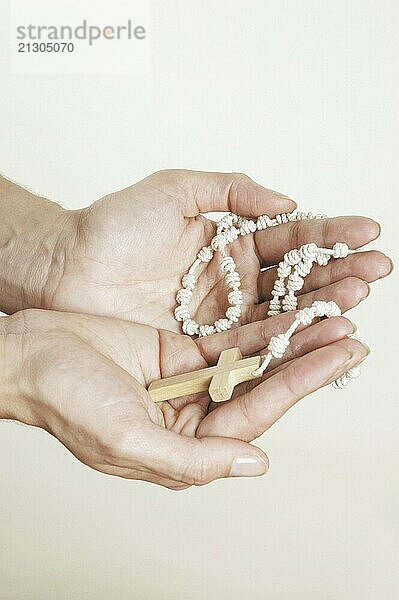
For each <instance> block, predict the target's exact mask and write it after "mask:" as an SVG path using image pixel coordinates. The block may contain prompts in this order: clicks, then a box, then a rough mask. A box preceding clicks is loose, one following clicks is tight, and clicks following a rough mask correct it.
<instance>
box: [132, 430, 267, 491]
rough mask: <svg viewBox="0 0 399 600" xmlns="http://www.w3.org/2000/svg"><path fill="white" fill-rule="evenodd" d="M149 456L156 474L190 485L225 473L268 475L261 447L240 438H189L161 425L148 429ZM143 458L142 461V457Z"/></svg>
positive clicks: (146, 459)
mask: <svg viewBox="0 0 399 600" xmlns="http://www.w3.org/2000/svg"><path fill="white" fill-rule="evenodd" d="M148 433H149V434H150V438H151V440H148V442H149V441H150V442H151V443H148V445H147V444H146V448H147V450H146V452H148V456H146V457H141V459H142V460H143V459H144V460H143V462H144V465H145V467H146V468H147V469H149V470H151V471H152V472H153V473H154V474H155V475H158V476H161V477H166V478H169V479H173V480H174V481H177V482H183V483H185V484H188V485H205V484H207V483H210V482H211V481H213V480H215V479H221V478H224V477H256V476H258V475H264V474H265V473H266V472H267V470H268V468H269V460H268V458H267V456H266V454H265V453H264V452H263V451H262V450H261V449H260V448H257V447H255V446H252V445H251V444H248V443H246V442H242V441H240V440H235V439H230V438H223V437H208V438H202V439H201V440H199V439H197V438H189V437H185V436H182V435H179V434H178V433H175V432H173V431H168V430H166V429H162V428H160V427H157V426H154V427H151V430H150V431H149V432H148ZM140 462H141V461H140Z"/></svg>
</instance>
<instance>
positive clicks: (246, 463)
mask: <svg viewBox="0 0 399 600" xmlns="http://www.w3.org/2000/svg"><path fill="white" fill-rule="evenodd" d="M267 470H268V464H267V463H266V461H265V460H262V458H261V457H260V456H255V455H254V454H247V455H245V456H238V457H237V458H236V459H235V460H234V462H233V464H232V465H231V469H230V477H256V476H258V475H264V474H265V473H266V472H267Z"/></svg>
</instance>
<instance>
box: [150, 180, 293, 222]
mask: <svg viewBox="0 0 399 600" xmlns="http://www.w3.org/2000/svg"><path fill="white" fill-rule="evenodd" d="M155 176H156V177H158V178H159V179H160V180H161V183H162V186H166V187H168V188H169V189H170V191H171V192H172V193H175V194H176V193H177V191H178V192H179V195H180V196H182V197H183V198H184V202H185V205H184V207H183V210H184V216H185V217H195V216H197V215H198V214H199V213H206V212H211V211H230V212H233V213H237V214H239V215H245V216H247V217H259V216H260V215H262V214H267V215H269V217H274V216H275V215H276V214H278V213H283V212H291V211H293V210H294V209H295V208H296V203H295V202H294V201H293V200H291V199H290V198H289V197H288V196H286V195H285V194H281V193H280V192H275V191H274V190H269V189H267V188H265V187H263V186H262V185H260V184H259V183H256V182H255V181H253V179H251V178H250V177H248V175H244V174H243V173H214V172H207V171H189V170H183V169H181V170H179V169H178V170H166V171H159V172H158V173H155V174H154V175H152V176H151V177H155ZM182 191H183V192H184V193H183V195H182V193H181V192H182Z"/></svg>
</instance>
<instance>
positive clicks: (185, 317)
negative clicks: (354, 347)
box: [148, 211, 360, 402]
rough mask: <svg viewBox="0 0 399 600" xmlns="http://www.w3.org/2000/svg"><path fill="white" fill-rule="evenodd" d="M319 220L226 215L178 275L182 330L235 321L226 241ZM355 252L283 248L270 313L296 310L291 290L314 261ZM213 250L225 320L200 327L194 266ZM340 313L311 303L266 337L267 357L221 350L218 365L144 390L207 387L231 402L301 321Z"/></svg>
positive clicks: (163, 393)
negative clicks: (193, 307)
mask: <svg viewBox="0 0 399 600" xmlns="http://www.w3.org/2000/svg"><path fill="white" fill-rule="evenodd" d="M323 218H325V215H313V214H312V213H303V212H298V211H296V212H292V213H283V214H281V215H277V216H276V217H275V218H274V219H271V218H270V217H268V216H267V215H262V216H260V217H258V218H257V219H256V221H255V220H252V219H247V218H246V217H241V216H239V215H235V214H233V213H228V214H226V215H225V216H224V217H223V218H222V219H221V220H220V221H219V222H218V223H217V227H216V235H215V236H214V238H213V239H212V241H211V243H210V245H209V246H204V247H203V248H201V250H200V251H199V252H198V254H197V257H196V259H195V260H194V262H193V264H192V265H191V267H190V268H189V270H188V271H187V273H186V274H185V275H184V277H183V279H182V287H181V289H180V290H179V291H178V292H177V294H176V302H177V307H176V309H175V313H174V314H175V318H176V320H177V321H180V322H181V323H182V330H183V333H185V334H186V335H190V336H199V337H203V336H207V335H212V334H214V333H220V332H222V331H227V330H229V329H231V327H232V326H233V325H234V324H235V323H238V322H239V319H240V316H241V306H242V304H243V296H242V292H241V291H240V287H241V278H240V275H239V273H238V271H237V268H236V264H235V262H234V260H233V258H232V257H231V256H230V255H229V254H228V252H227V250H226V248H227V246H228V245H229V244H231V243H232V242H234V241H235V240H236V239H237V238H238V237H239V236H240V235H242V236H244V235H251V234H254V233H255V232H256V231H262V230H264V229H267V228H268V227H276V226H278V225H281V224H283V223H288V222H290V221H300V220H303V219H323ZM353 252H354V251H353V250H350V249H349V247H348V245H347V244H345V243H343V242H337V243H336V244H334V246H333V247H332V248H319V247H318V246H317V245H316V244H314V243H310V244H304V245H303V246H301V247H300V248H298V249H293V250H290V251H289V252H287V253H286V254H285V255H284V258H283V260H282V261H281V262H280V263H279V264H278V269H277V275H278V277H277V279H276V281H275V283H274V287H273V290H272V292H271V295H272V300H271V301H270V304H269V311H268V313H267V314H268V316H269V317H271V316H273V315H278V314H281V312H287V311H293V310H296V308H297V303H298V301H297V297H296V295H295V294H296V293H297V292H299V291H300V290H301V289H302V287H303V285H304V280H305V277H306V276H307V275H309V273H310V271H311V270H312V267H313V265H314V264H315V263H316V264H318V265H320V266H325V265H327V264H328V262H329V261H330V259H331V258H334V259H338V258H345V257H346V256H348V255H349V254H352V253H353ZM217 253H218V254H219V255H220V259H221V260H220V269H221V271H222V273H223V275H224V278H225V281H226V285H227V287H228V289H229V292H228V295H227V300H228V303H229V306H228V308H227V310H226V314H225V316H224V317H223V318H220V319H218V320H216V321H215V322H214V323H212V324H205V325H200V324H199V323H197V322H196V321H195V319H194V318H193V317H192V316H191V314H190V310H189V304H190V301H191V299H192V297H193V293H194V290H195V286H196V282H197V271H198V268H199V267H200V265H201V264H202V263H208V262H210V261H211V260H212V259H213V258H214V257H215V256H216V255H217ZM340 314H341V310H340V308H339V306H338V305H337V304H336V303H335V302H333V301H330V302H325V301H323V300H317V301H315V302H313V304H312V305H311V306H309V307H307V308H302V309H301V310H298V311H297V313H296V315H295V319H294V321H293V323H292V325H291V326H290V327H289V329H288V330H287V331H286V332H285V333H280V334H279V335H276V336H273V337H272V338H271V339H270V341H269V345H268V347H267V350H268V353H267V354H266V355H264V356H254V357H250V358H242V355H241V352H240V350H239V348H230V349H228V350H224V351H223V352H221V354H220V357H219V360H218V363H217V365H216V366H214V367H208V368H207V369H201V370H199V371H193V372H192V373H183V374H182V375H176V376H173V377H167V378H165V379H160V380H158V381H154V382H153V383H151V385H150V386H149V388H148V392H149V394H150V396H151V397H152V399H153V400H154V401H155V402H161V401H163V400H171V399H173V398H178V397H180V396H184V395H188V394H193V393H197V392H203V391H208V393H209V395H210V397H211V399H212V400H213V401H214V402H224V401H226V400H229V399H230V398H231V396H232V394H233V391H234V388H235V386H236V385H238V384H239V383H242V382H244V381H250V380H252V379H256V378H258V377H261V376H262V375H263V373H264V372H265V370H266V369H267V367H268V365H269V363H270V361H271V360H272V359H273V358H282V357H283V356H284V353H285V351H286V349H287V348H288V346H289V343H290V338H291V336H292V335H293V334H294V332H295V331H296V329H297V328H298V327H299V325H304V326H307V325H310V324H311V323H312V321H313V320H314V319H315V318H316V317H334V316H339V315H340ZM359 374H360V370H359V367H354V368H352V369H350V370H349V371H348V372H347V373H345V374H344V375H342V376H341V377H339V378H338V379H336V380H335V381H334V383H333V386H334V387H335V388H337V389H341V388H343V387H345V386H346V385H347V383H348V382H349V381H350V380H351V379H354V378H356V377H358V376H359Z"/></svg>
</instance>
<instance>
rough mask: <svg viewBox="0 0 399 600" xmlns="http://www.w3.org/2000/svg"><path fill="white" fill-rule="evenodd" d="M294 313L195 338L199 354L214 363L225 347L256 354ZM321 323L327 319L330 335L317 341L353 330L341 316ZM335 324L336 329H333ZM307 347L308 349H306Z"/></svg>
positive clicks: (247, 353) (316, 333) (288, 321)
mask: <svg viewBox="0 0 399 600" xmlns="http://www.w3.org/2000/svg"><path fill="white" fill-rule="evenodd" d="M295 314H296V311H291V312H288V313H282V314H281V315H276V316H274V317H269V318H268V319H264V320H262V321H255V322H254V323H249V324H248V325H242V326H241V327H237V328H235V329H230V330H229V331H223V332H222V333H218V334H216V335H210V336H208V337H202V338H198V339H197V340H196V343H197V346H198V349H199V351H200V353H201V355H202V356H203V357H204V359H205V360H206V362H207V363H208V365H214V364H215V363H216V362H217V361H218V359H219V356H220V353H221V352H222V351H223V350H226V349H227V348H239V349H240V350H241V354H242V355H243V356H248V355H251V354H258V353H259V352H261V351H262V350H264V349H265V348H266V346H267V345H268V343H269V341H270V338H271V337H272V336H274V335H278V334H279V333H282V332H284V331H286V330H287V329H288V328H289V327H290V325H291V324H292V322H293V320H294V319H295ZM324 323H326V326H327V324H328V331H329V332H330V329H331V332H330V337H329V338H328V340H326V339H324V338H322V343H321V344H319V345H323V346H324V345H326V344H329V343H331V342H333V341H334V335H335V336H336V337H335V339H340V337H343V336H344V335H349V334H351V333H353V332H354V326H353V324H352V323H351V321H349V319H345V318H344V317H334V318H332V319H328V320H326V321H324ZM315 324H316V323H315ZM303 327H304V326H303V325H300V326H299V327H298V329H297V332H299V331H300V330H301V329H303ZM314 327H315V325H312V326H311V327H308V328H306V335H309V334H310V331H311V330H313V328H314ZM335 327H336V330H335V333H334V328H335ZM324 331H326V334H327V330H324V329H323V332H324ZM308 332H309V333H308ZM297 335H298V333H297ZM314 335H315V336H316V338H317V336H318V335H321V332H319V330H316V331H315V332H314ZM294 337H295V336H293V337H292V338H291V339H292V340H293V339H294ZM315 347H318V346H315ZM311 349H313V348H311ZM307 351H308V352H309V350H307Z"/></svg>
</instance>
